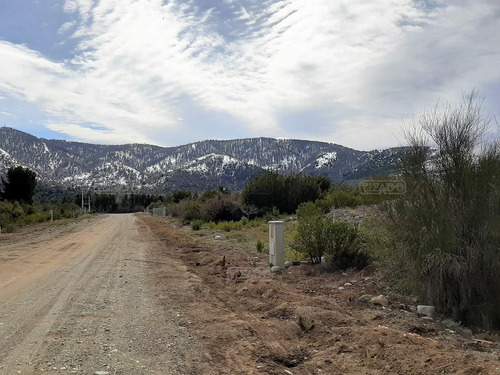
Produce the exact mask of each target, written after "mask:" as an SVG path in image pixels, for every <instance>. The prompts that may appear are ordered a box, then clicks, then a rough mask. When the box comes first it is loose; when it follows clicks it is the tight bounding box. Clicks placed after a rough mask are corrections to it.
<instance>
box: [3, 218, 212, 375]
mask: <svg viewBox="0 0 500 375" xmlns="http://www.w3.org/2000/svg"><path fill="white" fill-rule="evenodd" d="M143 232H144V227H143V228H139V227H138V226H137V223H136V218H135V216H132V215H114V216H108V217H104V218H102V219H100V220H99V221H98V222H97V223H95V224H94V225H92V226H91V227H89V229H88V230H86V231H84V232H79V233H75V234H70V235H68V236H65V237H63V238H60V239H58V240H56V241H54V243H53V244H51V245H50V246H46V243H43V244H37V246H40V245H42V247H44V249H45V253H44V254H45V256H46V257H47V258H48V259H46V261H48V262H49V263H50V257H51V256H52V255H54V254H56V253H59V254H64V256H65V257H67V258H66V260H65V261H64V262H63V261H60V259H59V258H57V257H58V256H57V255H56V258H57V261H56V262H55V264H52V265H51V269H52V271H51V272H49V273H44V272H45V271H46V270H44V271H43V272H42V273H41V274H40V273H39V274H37V270H36V265H37V264H38V263H37V262H33V263H32V266H35V269H33V268H32V269H31V270H30V271H31V272H32V273H34V275H32V277H30V278H29V280H28V281H27V282H26V284H24V285H22V286H19V285H17V286H16V288H15V293H13V294H12V293H11V295H10V297H9V298H6V299H4V300H0V323H3V324H1V325H0V337H1V339H0V374H12V373H16V372H17V371H22V374H39V373H41V372H42V371H43V372H44V373H49V374H50V373H54V374H55V373H61V371H63V372H64V371H68V372H76V373H94V372H95V371H101V370H105V371H109V372H110V373H113V374H130V373H135V374H143V373H144V374H146V373H148V374H150V373H159V374H164V373H169V374H173V375H175V374H198V373H207V374H208V373H210V372H209V371H208V370H207V367H206V364H205V363H204V362H205V361H204V359H203V358H204V356H203V355H202V354H200V353H202V352H203V348H202V346H201V345H199V344H198V343H197V340H196V338H195V337H193V336H192V335H191V334H190V333H189V332H188V330H187V329H186V327H183V326H181V325H180V324H179V323H181V322H180V317H179V316H178V315H180V314H179V311H182V310H181V309H182V307H181V306H172V307H171V309H166V308H165V306H163V305H161V304H160V303H158V300H157V297H158V294H159V293H160V292H159V291H158V290H156V289H155V286H154V284H153V283H151V281H150V274H152V273H157V272H158V269H157V265H155V263H154V259H149V258H148V257H149V256H150V255H149V253H150V252H151V250H152V249H154V248H155V247H156V246H158V243H156V242H155V241H154V240H151V238H149V236H148V235H147V234H146V235H145V234H144V233H143ZM11 248H12V247H11ZM0 251H1V248H0ZM37 254H40V249H37ZM38 256H39V255H37V257H38ZM126 259H136V260H138V261H129V260H126ZM143 260H144V261H146V262H143ZM161 272H167V271H161ZM175 272H178V271H175ZM182 277H183V276H182V274H180V273H179V274H178V275H177V279H178V280H181V279H182ZM33 281H36V282H33ZM177 286H179V285H177ZM185 286H186V287H188V285H187V284H186V285H185ZM5 289H7V290H8V289H9V287H8V286H7V287H5ZM162 292H163V290H162ZM4 295H7V293H4ZM191 358H192V360H190V359H191Z"/></svg>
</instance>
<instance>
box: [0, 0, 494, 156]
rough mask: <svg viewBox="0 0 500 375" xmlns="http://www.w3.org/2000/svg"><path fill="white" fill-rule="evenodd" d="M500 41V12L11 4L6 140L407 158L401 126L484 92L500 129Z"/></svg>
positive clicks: (475, 8) (0, 81)
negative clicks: (261, 147) (390, 152)
mask: <svg viewBox="0 0 500 375" xmlns="http://www.w3.org/2000/svg"><path fill="white" fill-rule="evenodd" d="M499 30H500V2H499V1H496V0H455V1H444V0H435V1H433V0H428V1H427V0H413V1H410V0H377V1H366V0H349V1H348V0H345V1H341V0H218V1H210V0H185V1H165V0H164V1H161V0H60V1H49V0H2V1H1V2H0V125H6V126H10V127H13V128H16V129H19V130H23V131H26V132H29V133H31V134H34V135H36V136H40V137H45V138H59V139H67V140H76V141H83V142H92V143H106V144H121V143H152V144H158V145H163V146H174V145H180V144H186V143H190V142H195V141H199V140H204V139H233V138H246V137H258V136H270V137H281V138H300V139H312V140H321V141H327V142H333V143H337V144H342V145H345V146H349V147H353V148H357V149H365V150H367V149H374V148H384V147H389V146H397V145H399V144H400V143H401V142H402V137H401V136H400V134H401V126H402V124H405V123H408V122H410V121H411V119H412V118H413V117H414V116H416V117H418V115H419V113H420V112H421V111H423V110H425V109H428V108H430V107H432V106H434V105H435V103H437V102H438V101H439V102H441V103H447V102H450V103H455V102H459V101H460V100H461V98H462V94H463V93H464V92H465V93H467V92H470V91H471V90H472V89H476V90H477V91H478V92H479V95H480V96H481V97H484V98H485V102H484V107H483V108H484V111H485V112H486V113H489V114H491V115H492V116H496V117H497V119H500V32H499ZM497 130H498V129H497V128H496V125H495V126H493V127H492V131H497Z"/></svg>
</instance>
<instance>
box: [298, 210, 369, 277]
mask: <svg viewBox="0 0 500 375" xmlns="http://www.w3.org/2000/svg"><path fill="white" fill-rule="evenodd" d="M297 219H298V225H297V232H296V233H295V236H294V238H293V242H292V248H294V249H295V250H297V251H298V252H300V253H302V254H305V255H307V256H308V257H309V259H310V260H311V263H313V264H317V263H320V262H321V258H322V257H323V255H325V256H326V258H328V261H329V262H330V264H331V266H333V268H334V269H342V270H345V269H348V268H358V269H362V268H364V267H366V266H367V265H368V261H369V258H368V255H367V253H366V252H365V250H364V242H363V240H362V237H361V235H360V232H359V228H358V226H357V224H351V223H347V222H341V221H333V220H332V219H331V218H330V217H328V216H327V215H325V214H324V213H323V210H322V209H321V208H320V207H318V206H316V205H315V204H313V203H312V202H308V203H303V204H301V205H300V206H299V208H298V209H297Z"/></svg>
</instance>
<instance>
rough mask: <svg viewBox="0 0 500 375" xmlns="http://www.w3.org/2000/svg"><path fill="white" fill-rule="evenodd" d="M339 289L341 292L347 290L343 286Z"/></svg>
mask: <svg viewBox="0 0 500 375" xmlns="http://www.w3.org/2000/svg"><path fill="white" fill-rule="evenodd" d="M337 289H338V290H340V291H343V290H345V288H344V287H343V286H339V287H338V288H337Z"/></svg>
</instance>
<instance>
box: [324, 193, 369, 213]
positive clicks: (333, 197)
mask: <svg viewBox="0 0 500 375" xmlns="http://www.w3.org/2000/svg"><path fill="white" fill-rule="evenodd" d="M362 203H363V201H362V198H361V197H360V196H359V195H356V194H355V193H354V189H352V191H346V190H344V189H334V190H331V191H329V192H328V193H327V194H326V196H325V197H324V198H323V199H319V200H317V201H316V205H317V206H318V207H320V208H321V209H322V210H323V211H324V212H329V211H330V210H331V209H332V208H345V207H350V208H355V207H358V206H360V205H361V204H362Z"/></svg>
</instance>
